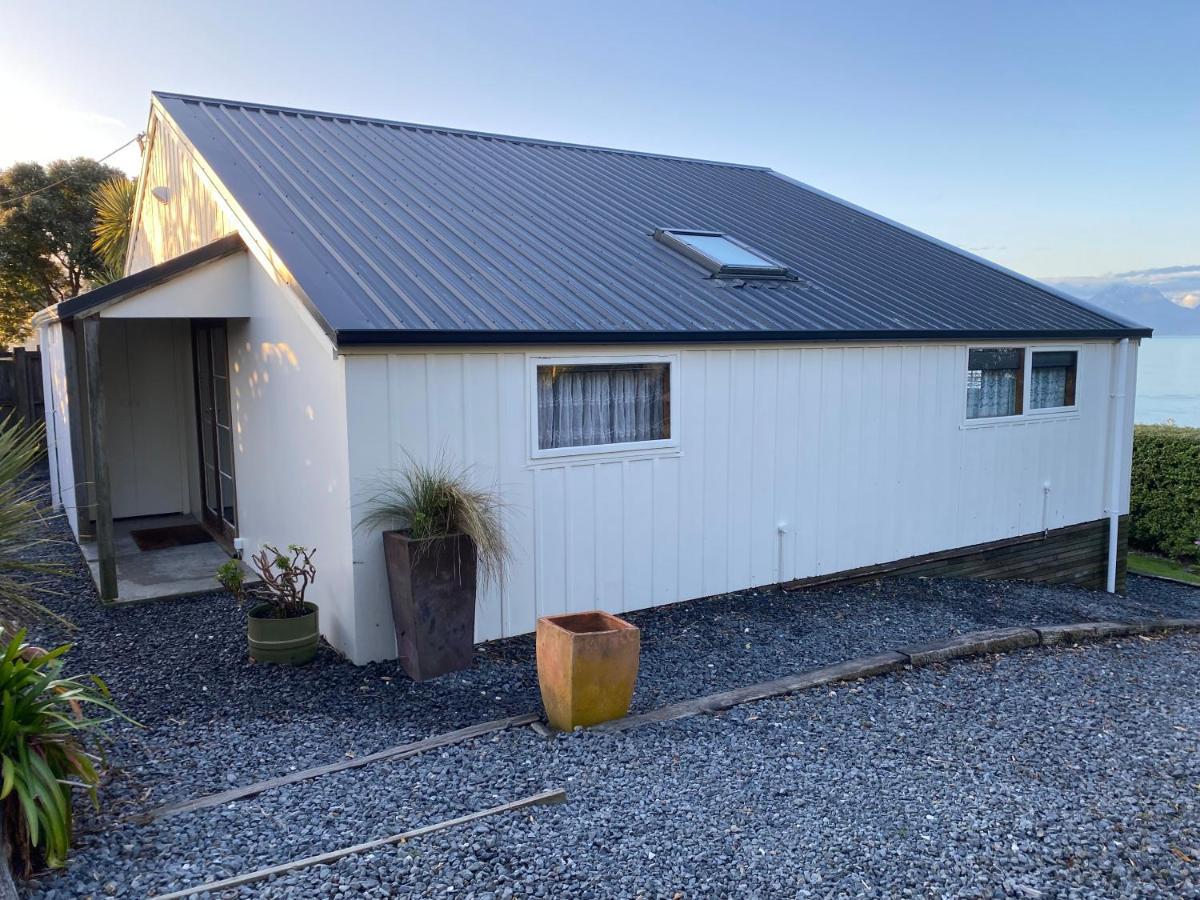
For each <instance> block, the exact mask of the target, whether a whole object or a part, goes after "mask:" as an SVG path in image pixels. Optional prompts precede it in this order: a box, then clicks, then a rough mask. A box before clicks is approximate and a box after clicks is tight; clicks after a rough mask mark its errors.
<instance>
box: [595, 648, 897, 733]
mask: <svg viewBox="0 0 1200 900" xmlns="http://www.w3.org/2000/svg"><path fill="white" fill-rule="evenodd" d="M907 664H908V657H907V656H905V655H904V654H902V653H895V652H892V651H890V650H889V651H887V652H886V653H880V654H877V655H876V656H860V657H858V658H856V659H848V660H845V661H844V662H840V663H836V664H834V665H832V666H825V667H824V668H821V669H813V670H812V671H809V672H801V673H799V674H798V675H787V676H785V677H783V678H776V679H775V680H774V681H763V682H760V683H759V684H752V685H748V686H747V687H741V688H735V689H734V690H731V691H722V692H721V693H719V694H709V695H707V696H704V697H697V698H695V699H694V700H684V701H682V702H680V703H672V704H669V705H668V706H661V707H659V708H658V709H652V710H650V711H649V712H644V713H637V714H635V715H632V716H625V717H624V718H623V719H613V720H612V721H611V722H605V723H603V724H601V725H596V726H595V727H593V728H591V729H589V730H591V731H603V732H615V731H627V730H628V729H630V728H637V727H638V726H640V725H649V724H651V723H653V722H669V721H672V720H674V719H686V718H688V717H689V716H695V715H699V714H701V713H714V712H721V711H722V710H726V709H729V708H730V707H733V706H737V705H738V704H740V703H749V702H751V701H754V700H766V699H767V698H769V697H779V696H782V695H783V694H790V693H792V692H793V691H800V690H804V689H806V688H813V687H820V686H821V685H823V684H831V683H832V682H835V681H853V680H854V679H856V678H869V677H871V676H872V675H882V674H884V673H886V672H894V671H895V670H896V669H899V668H902V667H903V666H905V665H907Z"/></svg>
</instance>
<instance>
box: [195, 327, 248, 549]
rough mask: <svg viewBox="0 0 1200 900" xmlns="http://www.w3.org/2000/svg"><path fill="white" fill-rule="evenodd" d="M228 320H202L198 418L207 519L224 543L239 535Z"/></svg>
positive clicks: (197, 343)
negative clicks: (226, 321)
mask: <svg viewBox="0 0 1200 900" xmlns="http://www.w3.org/2000/svg"><path fill="white" fill-rule="evenodd" d="M228 347H229V345H228V342H227V337H226V334H225V324H224V323H223V322H213V323H210V322H196V323H195V324H194V326H193V329H192V349H193V354H194V357H195V360H196V418H197V419H198V424H199V429H200V441H199V445H200V485H201V490H200V497H201V513H202V516H201V518H202V519H203V521H204V524H205V526H207V527H208V529H209V530H210V531H212V532H213V534H214V535H215V536H217V537H218V538H219V539H221V541H222V542H223V543H226V544H231V543H232V541H233V539H234V537H236V536H237V491H236V489H235V487H234V479H233V414H232V412H231V410H230V405H229V351H228Z"/></svg>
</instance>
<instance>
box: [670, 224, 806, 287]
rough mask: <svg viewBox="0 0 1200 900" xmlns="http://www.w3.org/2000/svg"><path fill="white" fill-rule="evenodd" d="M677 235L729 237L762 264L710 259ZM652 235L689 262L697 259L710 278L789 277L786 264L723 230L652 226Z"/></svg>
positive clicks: (730, 241)
mask: <svg viewBox="0 0 1200 900" xmlns="http://www.w3.org/2000/svg"><path fill="white" fill-rule="evenodd" d="M680 235H692V236H695V237H718V238H721V239H723V240H726V241H729V243H731V244H733V245H734V246H735V247H740V248H742V249H743V250H745V251H746V252H747V253H749V254H750V255H751V256H755V257H757V258H758V259H761V260H762V261H763V262H764V263H766V265H765V266H745V265H737V264H736V263H734V264H727V263H722V262H721V261H720V260H718V259H714V258H713V257H711V256H709V255H708V254H707V253H705V252H704V251H702V250H699V249H697V248H696V247H693V246H692V245H691V244H689V243H687V241H685V240H683V239H682V238H681V237H680ZM654 238H655V240H657V241H658V242H659V243H661V244H663V245H664V246H667V247H670V248H671V249H672V250H674V251H675V252H676V253H678V254H680V255H681V256H685V257H687V258H688V259H690V260H691V261H692V262H694V263H697V264H699V265H701V266H703V267H704V268H705V269H707V270H708V271H709V272H711V273H712V275H713V277H714V278H774V279H781V278H782V279H787V278H790V277H791V272H790V271H789V270H788V267H787V266H785V265H784V264H783V263H781V262H779V260H776V259H772V258H771V257H769V256H767V255H766V254H765V253H763V252H762V251H761V250H756V249H755V248H753V247H751V246H750V245H749V244H747V243H746V242H745V241H739V240H738V239H737V238H735V237H733V236H732V235H731V234H728V233H727V232H724V231H708V230H706V229H703V228H656V229H655V230H654Z"/></svg>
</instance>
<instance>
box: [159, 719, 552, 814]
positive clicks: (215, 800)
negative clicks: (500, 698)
mask: <svg viewBox="0 0 1200 900" xmlns="http://www.w3.org/2000/svg"><path fill="white" fill-rule="evenodd" d="M537 720H538V716H537V714H536V713H525V714H524V715H520V716H509V717H508V718H506V719H495V720H493V721H491V722H481V723H480V724H478V725H469V726H467V727H466V728H460V729H458V730H457V731H447V732H446V733H445V734H437V735H434V736H433V737H429V738H425V739H424V740H420V741H414V742H413V743H411V744H400V745H398V746H396V747H389V748H388V749H386V750H380V751H378V752H377V753H370V754H368V755H366V756H359V757H357V758H355V759H343V760H339V761H338V762H335V763H330V764H329V765H325V766H316V767H315V768H312V769H302V770H301V771H299V772H289V773H288V774H287V775H281V776H280V777H278V778H271V779H268V780H267V781H260V782H258V783H256V784H248V785H246V786H245V787H240V788H231V789H230V790H228V791H221V792H220V793H219V794H208V795H207V796H204V797H196V798H194V799H192V800H182V801H180V802H178V803H168V804H166V805H165V806H160V807H158V808H157V809H152V810H150V812H148V813H145V814H144V815H142V816H140V817H139V818H137V819H135V821H141V822H142V823H146V822H151V821H153V820H154V819H164V818H166V817H168V816H178V815H182V814H183V813H188V812H194V811H196V810H199V809H208V808H210V807H213V806H220V805H221V804H222V803H232V802H233V801H235V800H245V799H246V798H247V797H253V796H255V795H257V794H261V793H262V792H263V791H269V790H271V789H273V788H278V787H283V786H284V785H288V784H295V783H296V782H297V781H308V780H309V779H310V778H320V777H321V776H322V775H331V774H333V773H334V772H342V771H345V770H346V769H356V768H358V767H359V766H365V765H368V764H370V763H375V762H381V761H383V760H385V759H404V758H406V757H409V756H416V755H417V754H418V753H424V752H425V751H426V750H433V749H435V748H437V747H445V746H447V745H449V744H458V743H461V742H462V741H468V740H470V739H471V738H476V737H479V736H481V735H484V734H490V733H491V732H493V731H503V730H504V729H506V728H513V727H516V726H518V725H529V724H531V723H532V722H536V721H537Z"/></svg>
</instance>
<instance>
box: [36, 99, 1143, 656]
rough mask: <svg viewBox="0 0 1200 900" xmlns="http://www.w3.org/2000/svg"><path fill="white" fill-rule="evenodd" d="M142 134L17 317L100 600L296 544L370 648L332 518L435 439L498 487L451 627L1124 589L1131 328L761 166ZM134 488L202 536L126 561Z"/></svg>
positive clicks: (352, 645) (341, 123)
mask: <svg viewBox="0 0 1200 900" xmlns="http://www.w3.org/2000/svg"><path fill="white" fill-rule="evenodd" d="M148 136H149V142H148V148H147V150H146V153H145V157H144V162H143V169H142V174H141V177H140V179H139V197H138V201H137V208H136V212H135V225H136V232H135V236H134V239H133V241H132V244H131V247H130V250H129V256H128V261H127V272H128V274H127V276H126V277H125V278H124V279H122V280H120V281H118V282H115V283H113V284H111V285H108V286H105V287H103V288H100V289H98V290H95V291H92V292H91V293H89V294H85V295H82V296H80V297H78V298H75V299H73V300H70V301H67V302H65V303H62V304H59V305H58V306H57V307H54V308H51V309H50V310H47V311H46V312H44V313H42V314H40V315H39V317H38V319H37V322H38V324H39V326H40V329H41V344H42V347H43V348H44V369H45V377H46V406H47V425H48V429H49V441H50V448H51V460H52V465H51V475H52V480H53V490H54V496H55V499H56V502H58V503H60V504H61V505H62V506H63V507H64V508H65V509H66V510H67V512H68V514H69V517H70V520H71V525H72V528H73V530H74V531H75V533H76V534H77V535H78V536H81V538H82V539H83V542H84V543H85V544H86V545H88V546H89V547H90V548H91V549H90V550H89V552H90V553H91V555H92V556H93V557H95V558H96V565H95V566H94V568H95V570H96V572H97V579H98V582H99V583H100V585H101V588H102V594H104V595H105V596H107V597H109V598H119V599H137V598H140V597H143V596H153V595H154V594H155V593H160V594H161V593H180V592H185V591H188V590H200V589H210V588H211V581H210V580H209V578H210V575H211V570H210V568H209V566H210V564H211V563H212V561H213V560H215V559H220V558H222V553H221V552H219V550H220V548H221V547H224V548H226V552H228V551H231V550H232V548H233V546H234V541H235V540H236V541H238V546H242V545H243V543H244V546H245V547H246V549H247V550H253V549H254V548H256V547H257V546H258V545H260V544H262V543H264V542H270V543H278V544H286V543H300V544H305V545H310V546H313V545H315V546H316V547H317V548H318V554H317V561H318V564H319V566H318V568H319V578H318V580H317V582H316V584H315V585H314V587H313V589H312V593H311V595H310V596H311V599H314V600H315V601H316V602H318V603H319V605H320V607H321V621H322V630H323V631H324V633H325V635H326V637H327V638H328V639H329V641H330V642H331V643H333V644H334V645H335V646H336V647H338V648H340V649H342V650H343V651H345V652H346V653H347V655H349V656H350V658H351V659H353V660H354V661H356V662H365V661H368V660H372V659H379V658H386V657H392V656H394V655H395V643H394V636H393V628H392V621H391V611H390V606H389V601H388V593H387V584H386V574H385V570H384V564H383V558H382V546H381V540H380V538H379V535H378V533H370V532H367V531H365V530H363V529H358V528H356V527H355V526H356V522H357V520H358V519H359V518H360V517H361V513H362V506H361V501H362V499H363V496H364V492H365V491H366V490H367V489H368V488H367V486H368V485H370V484H371V483H372V482H373V481H374V480H375V479H376V478H377V476H378V475H379V474H380V473H381V472H382V471H385V470H388V469H391V468H395V467H399V466H401V465H403V464H404V462H405V460H406V459H407V458H408V457H409V456H412V457H415V458H428V457H430V456H432V455H436V454H439V453H444V454H445V455H446V456H448V457H450V458H451V459H453V460H454V461H456V462H460V463H463V464H466V465H470V466H471V467H473V471H474V474H475V477H476V478H477V480H479V481H480V482H482V483H491V484H493V485H495V486H497V487H498V488H499V489H500V490H501V492H502V493H503V496H504V499H505V501H506V502H507V513H506V515H507V529H508V533H509V537H510V540H511V542H512V544H513V545H514V550H515V554H516V558H515V562H514V564H513V565H512V566H511V568H510V570H509V572H508V577H507V580H506V581H505V583H504V584H503V585H502V586H493V587H489V588H487V589H485V590H481V592H480V595H479V597H478V607H477V616H476V622H477V634H476V637H477V639H479V640H488V639H492V638H497V637H501V636H506V635H513V634H520V633H522V632H527V631H530V630H532V629H533V627H534V623H535V620H536V618H537V617H538V616H540V615H544V614H548V613H555V612H562V611H564V610H584V609H592V608H597V607H599V608H603V609H607V610H611V611H614V612H621V611H625V610H630V609H636V608H640V607H646V606H654V605H659V604H664V603H673V602H676V601H680V600H687V599H690V598H696V597H702V596H706V595H711V594H716V593H721V592H726V591H732V590H737V589H741V588H748V587H751V586H756V585H769V584H775V583H781V582H785V583H786V582H790V581H795V580H800V581H804V580H806V579H813V578H817V577H824V576H834V575H838V576H839V577H840V576H841V575H842V573H850V575H854V574H862V573H861V572H859V573H856V572H855V570H864V569H865V571H866V572H868V573H871V574H874V573H877V572H883V571H888V570H896V571H931V572H937V571H948V572H959V573H965V574H978V575H984V576H987V575H992V576H1018V577H1029V578H1040V579H1048V580H1062V581H1075V582H1079V583H1084V584H1091V585H1093V586H1099V587H1103V586H1105V582H1106V581H1107V582H1108V584H1109V587H1110V589H1111V588H1112V587H1114V586H1116V585H1117V584H1119V581H1120V578H1121V576H1122V572H1121V563H1122V561H1123V543H1122V542H1120V541H1118V540H1117V533H1116V531H1115V530H1114V531H1113V532H1112V534H1111V536H1110V524H1111V523H1113V522H1116V521H1117V517H1118V516H1122V515H1124V514H1125V513H1126V512H1127V510H1128V484H1129V460H1130V451H1131V433H1132V421H1133V415H1132V414H1133V394H1134V390H1133V387H1134V385H1133V381H1134V373H1135V371H1136V347H1137V340H1138V339H1139V338H1141V337H1147V336H1149V333H1150V332H1149V330H1147V329H1144V328H1141V327H1139V326H1136V325H1133V324H1131V323H1129V322H1125V321H1122V320H1119V319H1117V318H1116V317H1114V316H1113V315H1111V314H1108V313H1104V312H1101V311H1098V310H1096V309H1093V308H1091V307H1089V306H1087V305H1086V304H1083V303H1082V302H1080V301H1078V300H1074V299H1072V298H1070V297H1067V296H1064V295H1063V294H1061V293H1060V292H1058V291H1056V290H1055V289H1053V288H1050V287H1047V286H1045V285H1041V284H1038V283H1036V282H1033V281H1031V280H1029V279H1027V278H1024V277H1022V276H1020V275H1017V274H1015V273H1012V272H1009V271H1007V270H1004V269H1002V268H1000V267H998V266H996V265H994V264H992V263H989V262H987V261H984V260H981V259H979V258H977V257H974V256H972V255H970V254H968V253H965V252H963V251H961V250H957V249H955V248H953V247H949V246H947V245H945V244H943V243H940V242H938V241H936V240H933V239H931V238H928V237H926V236H923V235H920V234H918V233H916V232H913V231H912V230H910V229H907V228H905V227H903V226H900V225H897V224H895V223H893V222H889V221H887V220H884V219H882V218H880V217H878V216H875V215H874V214H872V213H869V212H866V211H864V210H861V209H859V208H857V207H854V206H851V205H850V204H847V203H845V202H843V201H840V200H837V199H836V198H833V197H830V196H828V195H826V194H823V193H821V192H819V191H816V190H814V189H812V188H809V187H807V186H805V185H802V184H800V183H798V182H795V181H793V180H791V179H789V178H786V177H784V176H782V175H779V174H778V173H775V172H773V171H771V170H769V169H762V168H756V167H748V166H736V165H728V164H719V163H710V162H703V161H696V160H685V159H678V158H672V157H663V156H656V155H651V154H644V153H632V152H625V151H616V150H605V149H599V148H594V147H580V146H573V145H567V144H560V143H555V142H550V141H535V140H527V139H523V138H510V137H503V136H497V135H485V134H477V133H472V132H465V131H459V130H454V129H444V128H432V127H428V126H419V125H409V124H402V123H394V122H382V121H378V120H372V119H365V118H360V117H354V116H338V115H329V114H324V113H313V112H306V111H300V110H291V109H281V108H276V107H265V106H257V105H249V104H241V103H232V102H227V101H217V100H208V99H203V98H195V97H183V96H179V95H170V94H156V95H154V97H153V101H152V109H151V115H150V124H149V129H148ZM93 411H99V412H101V413H102V414H101V415H92V412H93ZM157 516H175V517H176V518H175V519H163V520H158V521H172V522H174V521H181V519H180V518H179V517H186V520H191V519H194V520H195V521H196V522H198V523H200V524H202V525H203V527H204V528H205V529H206V532H207V534H208V535H211V536H212V537H213V538H214V539H215V543H212V544H210V545H208V547H209V552H210V554H215V555H210V556H208V557H204V559H203V562H202V568H201V569H200V570H195V571H187V566H188V565H192V564H193V563H192V562H188V563H185V562H184V561H183V560H184V559H185V557H184V556H183V555H180V556H179V557H178V558H179V560H180V562H179V563H178V564H172V565H166V564H164V563H155V564H153V565H151V564H149V563H148V560H149V559H150V558H151V557H152V556H153V554H154V553H160V554H168V555H169V554H170V553H172V552H175V551H172V550H159V551H153V550H149V551H145V550H139V549H138V548H137V547H136V546H134V545H133V543H132V542H131V541H129V540H127V538H128V535H129V532H130V531H132V530H136V527H138V526H144V525H146V524H147V523H146V522H145V517H157ZM114 522H115V523H116V524H115V534H116V536H115V538H114V537H113V532H114V526H113V523H114ZM149 524H153V522H151V523H149ZM92 542H94V543H92ZM979 545H987V546H985V547H980V546H979ZM176 550H179V548H176ZM153 558H154V559H155V560H166V559H168V556H166V555H164V556H159V557H153ZM914 558H915V559H914ZM196 559H198V557H196V556H195V555H193V556H188V557H187V560H192V561H193V562H194V561H195V560H196ZM114 568H115V572H114ZM164 572H166V575H164ZM147 573H149V574H147ZM151 576H152V577H151ZM164 580H165V581H166V582H170V584H168V585H166V587H165V588H164V584H163V582H164Z"/></svg>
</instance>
